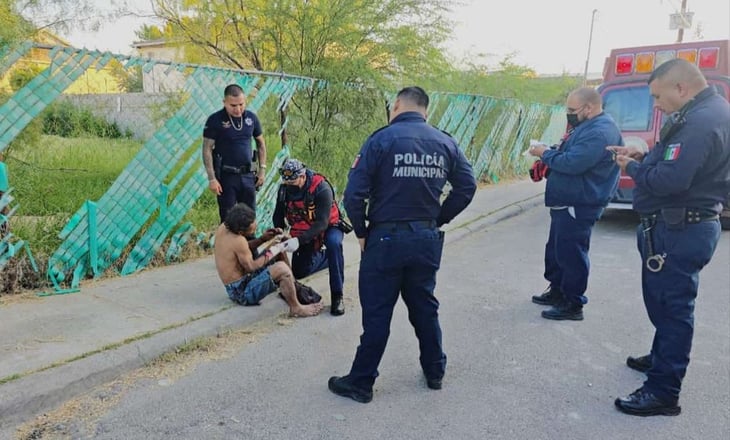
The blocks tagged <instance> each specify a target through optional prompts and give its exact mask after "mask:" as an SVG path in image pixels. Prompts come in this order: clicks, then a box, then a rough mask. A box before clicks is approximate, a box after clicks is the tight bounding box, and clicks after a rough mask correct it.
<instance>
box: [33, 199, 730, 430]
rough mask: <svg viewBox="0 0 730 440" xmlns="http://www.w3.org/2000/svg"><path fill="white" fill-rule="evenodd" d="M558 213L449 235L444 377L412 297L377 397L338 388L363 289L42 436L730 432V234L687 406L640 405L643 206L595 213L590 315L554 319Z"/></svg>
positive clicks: (113, 397)
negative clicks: (426, 371) (636, 358)
mask: <svg viewBox="0 0 730 440" xmlns="http://www.w3.org/2000/svg"><path fill="white" fill-rule="evenodd" d="M548 222H549V218H548V215H547V212H546V211H545V209H544V208H535V209H532V210H530V211H528V212H527V213H525V214H523V215H521V216H518V217H514V218H512V219H509V220H506V221H504V222H502V223H499V224H497V225H493V226H490V227H489V228H488V229H486V230H482V231H479V232H475V233H472V234H470V235H466V236H464V237H463V238H462V239H460V240H458V241H456V242H452V243H450V244H449V245H448V246H447V248H446V249H445V251H444V261H443V266H442V270H441V271H440V272H439V284H438V295H439V297H440V299H441V301H442V309H441V310H442V312H441V316H442V326H443V329H444V343H445V348H446V351H447V354H448V356H449V365H448V369H447V377H446V379H445V381H444V389H443V390H441V391H431V390H428V389H427V388H426V387H425V383H424V380H423V378H422V376H421V372H420V368H419V365H418V353H417V344H416V339H415V337H414V335H413V331H412V329H411V327H410V325H409V324H408V321H407V317H406V314H405V308H404V307H403V306H402V304H399V306H398V308H397V310H396V314H395V317H394V321H393V325H392V333H391V340H390V343H389V345H388V349H387V351H386V354H385V357H384V359H383V362H382V364H381V370H380V373H381V376H380V378H379V379H378V381H377V382H376V386H375V397H374V400H373V401H372V402H371V403H370V404H367V405H363V404H359V403H356V402H353V401H351V400H349V399H344V398H340V397H338V396H335V395H333V394H331V393H330V392H329V391H328V390H327V387H326V382H327V378H328V377H329V376H330V375H334V374H337V375H340V374H345V373H347V371H348V369H349V365H350V362H351V360H352V356H353V354H354V350H355V347H356V345H357V342H358V337H359V334H360V324H359V309H356V307H355V306H354V304H352V303H351V304H350V305H349V308H348V312H347V314H346V315H345V316H344V317H342V318H331V317H329V316H327V317H324V316H323V317H320V318H315V319H304V320H296V321H295V320H287V319H283V318H279V319H278V320H273V321H271V322H270V323H269V325H268V327H266V326H265V325H264V326H263V327H261V328H259V329H258V330H254V331H253V332H252V333H250V334H248V335H247V337H248V339H245V338H244V339H245V340H238V342H237V343H236V344H233V345H232V346H231V347H229V350H228V351H227V352H221V350H219V349H216V350H213V351H211V353H210V356H208V358H213V359H212V360H211V359H208V360H204V361H201V362H200V363H198V364H196V365H193V364H185V365H183V366H177V367H175V366H173V367H172V368H170V367H169V366H168V367H164V366H151V367H149V368H148V369H146V372H140V373H138V374H137V375H135V376H133V377H130V378H128V379H127V380H126V381H118V382H116V383H115V384H112V385H111V386H108V387H104V388H99V389H97V390H96V391H94V392H92V393H89V395H88V396H87V398H86V401H85V403H84V402H83V401H82V403H78V402H76V403H74V405H69V406H67V407H66V408H65V411H62V412H60V413H55V415H54V414H52V415H51V417H50V418H49V419H48V420H47V421H46V422H47V423H46V425H45V430H44V431H43V433H42V434H43V435H42V436H41V437H37V438H44V439H46V438H63V437H65V436H68V437H71V438H82V437H83V438H86V437H87V436H90V437H92V438H98V439H167V438H176V439H338V440H345V439H379V440H384V439H414V440H415V439H417V440H426V439H531V440H534V439H558V438H560V439H622V440H623V439H636V438H642V439H702V440H712V439H718V440H720V439H727V438H730V321H729V320H728V316H730V301H729V300H728V298H729V297H730V271H728V267H730V233H728V232H724V233H723V235H722V239H721V243H720V245H719V247H718V250H717V252H716V254H715V258H714V259H713V261H712V263H711V264H710V265H709V266H708V267H707V268H706V269H705V270H704V271H703V273H702V276H701V283H700V294H699V298H698V304H697V311H696V324H697V325H696V332H695V345H694V348H693V353H692V363H691V365H690V368H689V371H688V374H687V377H686V379H685V383H684V387H685V391H684V392H683V394H682V398H681V400H680V404H681V405H682V406H683V413H682V415H681V416H679V417H674V418H667V417H655V418H647V419H642V418H636V417H630V416H626V415H623V414H621V413H619V412H617V411H616V410H615V409H614V408H613V400H614V399H615V398H616V397H617V396H618V395H625V394H627V393H629V392H631V391H633V390H634V389H635V388H637V387H639V386H640V385H641V383H642V380H643V376H642V375H641V374H639V373H637V372H635V371H633V370H630V369H628V368H626V367H625V366H624V364H623V362H624V359H625V358H626V356H627V355H639V354H644V353H645V352H646V351H647V349H648V347H649V344H650V342H651V337H652V333H651V326H650V323H649V321H648V318H647V317H646V312H645V311H644V307H643V303H642V301H641V296H640V280H639V271H638V269H639V264H640V262H639V258H638V255H637V253H636V250H635V243H634V225H635V219H634V218H633V217H632V216H631V215H630V214H629V213H616V212H613V213H610V214H609V215H608V216H607V217H606V218H605V219H604V220H603V221H602V222H600V223H599V225H598V226H597V227H596V229H595V231H594V238H593V244H592V250H591V255H592V271H593V272H592V276H591V280H590V284H589V293H588V296H589V300H590V302H589V304H588V306H587V307H586V309H585V316H586V320H585V321H583V322H552V321H546V320H543V319H542V318H540V317H539V312H540V310H541V309H542V308H541V307H539V306H536V305H534V304H532V303H530V301H529V296H530V295H531V294H533V293H535V292H537V291H539V290H542V288H543V287H544V281H543V280H542V276H541V272H542V248H543V245H544V242H545V238H546V235H547V229H548ZM354 270H355V268H350V272H349V273H348V277H352V278H350V279H354V277H355V273H354V272H353V271H354ZM155 370H156V371H155ZM95 401H96V402H97V403H98V405H94V403H93V402H95ZM102 403H103V404H102ZM94 408H96V409H94ZM99 408H101V409H99ZM39 433H40V432H39Z"/></svg>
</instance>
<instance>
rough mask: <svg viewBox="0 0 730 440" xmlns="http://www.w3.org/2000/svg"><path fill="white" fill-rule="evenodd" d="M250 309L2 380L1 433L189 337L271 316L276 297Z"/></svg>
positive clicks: (214, 316)
mask: <svg viewBox="0 0 730 440" xmlns="http://www.w3.org/2000/svg"><path fill="white" fill-rule="evenodd" d="M249 310H250V309H249ZM254 310H255V311H256V313H245V314H242V313H241V311H240V308H238V307H235V306H232V307H230V308H228V309H225V310H222V311H219V312H216V313H214V314H212V315H210V316H206V317H204V318H200V319H197V320H194V321H192V322H189V323H180V326H179V327H176V328H172V329H170V330H166V331H162V332H160V333H157V334H154V335H152V336H150V337H146V338H141V339H139V340H137V341H134V342H131V343H128V344H124V345H122V346H120V347H118V348H115V349H111V350H105V351H103V352H100V353H96V354H93V355H90V356H88V357H85V358H82V359H78V360H75V361H71V362H68V363H66V364H63V365H60V366H58V367H54V368H49V369H48V370H44V371H41V372H39V373H35V374H30V375H28V376H25V377H22V378H20V379H18V380H15V381H12V382H9V383H7V384H4V385H3V386H2V387H3V398H2V400H0V438H6V437H4V435H5V434H6V432H5V431H6V430H8V429H15V427H16V426H17V425H19V424H22V423H25V422H27V421H28V420H30V419H31V418H32V417H35V416H36V415H38V414H42V413H43V412H45V411H48V410H50V409H51V408H55V407H57V406H58V405H60V404H61V403H63V402H65V401H67V400H69V399H72V398H74V397H76V396H79V395H81V394H83V393H85V392H87V391H89V390H91V389H93V388H94V387H97V386H99V385H103V384H105V383H108V382H110V381H112V380H114V379H116V378H118V377H119V376H121V375H122V374H124V373H126V372H128V371H132V370H134V369H136V368H140V367H143V366H145V365H147V364H148V363H149V362H150V361H152V360H154V359H156V358H158V357H160V356H161V355H163V354H164V353H167V352H170V351H172V350H175V349H176V348H177V347H180V346H182V345H184V344H186V343H189V342H190V341H191V340H194V339H197V338H201V337H211V336H216V335H219V334H221V333H224V332H226V331H228V330H235V329H239V328H243V327H246V326H250V325H253V324H255V323H256V322H258V321H260V320H261V319H263V318H265V317H270V316H276V315H277V314H278V313H281V310H282V309H281V304H279V303H278V302H276V301H268V302H264V303H262V305H261V306H259V307H256V308H254Z"/></svg>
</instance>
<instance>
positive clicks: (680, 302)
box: [637, 220, 720, 402]
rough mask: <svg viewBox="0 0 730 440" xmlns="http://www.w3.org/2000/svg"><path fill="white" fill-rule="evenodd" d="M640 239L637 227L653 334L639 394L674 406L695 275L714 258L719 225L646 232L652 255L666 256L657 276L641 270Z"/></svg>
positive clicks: (688, 344)
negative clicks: (644, 390)
mask: <svg viewBox="0 0 730 440" xmlns="http://www.w3.org/2000/svg"><path fill="white" fill-rule="evenodd" d="M645 233H646V232H645V231H644V229H643V227H642V226H639V228H638V230H637V246H638V248H639V253H640V254H641V259H642V270H641V287H642V290H643V294H644V304H645V305H646V311H647V313H648V315H649V319H650V320H651V323H652V324H653V325H654V328H655V329H656V331H655V333H654V341H653V342H652V346H651V360H652V366H651V369H650V370H649V371H648V372H647V379H646V382H644V388H645V389H646V390H647V391H649V392H651V393H653V394H654V395H655V396H657V397H659V398H660V399H664V400H667V401H675V402H676V400H677V398H678V397H679V391H680V389H681V386H682V379H683V378H684V375H685V373H686V371H687V365H688V364H689V353H690V350H691V348H692V335H693V333H694V309H695V298H696V297H697V288H698V286H699V273H700V270H701V269H702V268H703V267H704V266H705V265H706V264H707V263H708V262H709V261H710V259H711V258H712V254H713V253H714V252H715V247H716V246H717V242H718V240H719V239H720V221H719V220H712V221H704V222H700V223H694V224H686V225H685V226H684V228H683V229H669V228H667V224H666V223H665V222H664V221H658V222H656V224H655V225H654V227H653V228H652V230H651V231H650V232H649V233H651V234H652V242H653V247H654V253H655V254H660V255H664V254H666V256H665V257H664V260H665V262H664V266H663V267H662V269H661V270H660V271H659V272H651V271H649V270H648V269H647V268H646V259H647V257H648V256H647V249H646V241H645V236H644V234H645Z"/></svg>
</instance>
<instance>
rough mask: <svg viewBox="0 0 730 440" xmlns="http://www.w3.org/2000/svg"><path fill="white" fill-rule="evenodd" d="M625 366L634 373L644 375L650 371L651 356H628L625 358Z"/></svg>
mask: <svg viewBox="0 0 730 440" xmlns="http://www.w3.org/2000/svg"><path fill="white" fill-rule="evenodd" d="M626 365H627V366H628V367H629V368H632V369H634V370H636V371H640V372H642V373H646V372H647V371H649V370H650V369H651V355H650V354H647V355H645V356H640V357H632V356H629V357H627V358H626Z"/></svg>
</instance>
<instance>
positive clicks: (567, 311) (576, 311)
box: [542, 300, 583, 321]
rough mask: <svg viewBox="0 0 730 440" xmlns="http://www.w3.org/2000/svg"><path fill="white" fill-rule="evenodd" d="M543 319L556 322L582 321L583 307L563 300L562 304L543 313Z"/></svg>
mask: <svg viewBox="0 0 730 440" xmlns="http://www.w3.org/2000/svg"><path fill="white" fill-rule="evenodd" d="M542 317H543V318H545V319H553V320H555V321H564V320H571V321H582V320H583V305H582V304H575V303H572V302H569V301H565V300H563V301H562V302H561V303H560V304H558V305H556V306H553V307H551V308H549V309H547V310H543V311H542Z"/></svg>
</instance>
